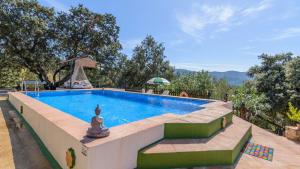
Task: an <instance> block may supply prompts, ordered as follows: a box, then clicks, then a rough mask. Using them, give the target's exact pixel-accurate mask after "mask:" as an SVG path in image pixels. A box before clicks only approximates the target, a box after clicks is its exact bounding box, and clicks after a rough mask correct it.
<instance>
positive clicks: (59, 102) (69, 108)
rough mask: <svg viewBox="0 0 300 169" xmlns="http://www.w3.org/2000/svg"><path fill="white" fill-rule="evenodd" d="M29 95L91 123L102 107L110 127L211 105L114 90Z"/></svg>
mask: <svg viewBox="0 0 300 169" xmlns="http://www.w3.org/2000/svg"><path fill="white" fill-rule="evenodd" d="M27 95H28V96H31V97H33V98H35V99H37V100H39V101H41V102H43V103H46V104H48V105H50V106H52V107H54V108H57V109H59V110H61V111H63V112H66V113H68V114H70V115H72V116H75V117H77V118H79V119H81V120H84V121H86V122H88V123H89V122H90V120H91V117H92V116H94V114H95V113H94V110H95V107H96V105H97V104H99V106H100V107H101V109H102V112H101V116H102V117H103V118H104V125H105V126H107V127H114V126H118V125H122V124H126V123H130V122H134V121H138V120H142V119H145V118H149V117H153V116H158V115H162V114H166V113H174V114H179V115H181V114H186V113H190V112H193V111H196V110H200V109H202V107H201V105H203V104H206V103H208V102H209V101H207V100H198V99H184V98H176V97H166V96H158V95H146V94H138V93H130V92H121V91H111V90H76V91H53V92H52V91H47V92H39V93H38V94H37V93H35V92H28V93H27Z"/></svg>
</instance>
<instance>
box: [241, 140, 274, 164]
mask: <svg viewBox="0 0 300 169" xmlns="http://www.w3.org/2000/svg"><path fill="white" fill-rule="evenodd" d="M243 152H244V153H245V154H249V155H252V156H255V157H258V158H262V159H265V160H268V161H272V159H273V153H274V149H273V148H270V147H267V146H263V145H260V144H256V143H252V142H248V143H247V144H246V146H245V148H244V150H243Z"/></svg>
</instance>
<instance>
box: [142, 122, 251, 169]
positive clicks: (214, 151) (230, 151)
mask: <svg viewBox="0 0 300 169" xmlns="http://www.w3.org/2000/svg"><path fill="white" fill-rule="evenodd" d="M251 129H252V128H251V124H248V123H245V122H243V123H240V121H239V122H238V123H235V122H233V123H232V124H231V125H229V126H228V127H227V128H225V129H224V130H221V131H219V132H218V133H216V134H215V135H214V136H212V137H210V138H201V139H164V140H161V141H159V142H157V143H155V144H153V145H150V146H148V147H146V148H144V149H142V150H140V151H139V154H138V164H137V167H138V169H168V168H180V167H196V166H215V165H232V164H234V162H235V160H236V159H237V157H238V155H239V153H240V151H241V149H242V147H243V146H244V145H245V143H246V142H247V141H248V140H249V138H250V137H251V135H252V134H251Z"/></svg>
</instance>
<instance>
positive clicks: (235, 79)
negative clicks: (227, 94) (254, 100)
mask: <svg viewBox="0 0 300 169" xmlns="http://www.w3.org/2000/svg"><path fill="white" fill-rule="evenodd" d="M190 73H195V71H190V70H186V69H176V70H175V74H176V75H179V76H182V75H187V74H190ZM209 74H210V75H211V76H212V77H213V78H215V79H221V78H224V79H226V80H227V81H228V83H229V84H230V85H233V86H238V85H241V84H242V83H243V82H244V81H246V80H249V79H250V77H249V76H248V75H247V72H238V71H226V72H217V71H213V72H209Z"/></svg>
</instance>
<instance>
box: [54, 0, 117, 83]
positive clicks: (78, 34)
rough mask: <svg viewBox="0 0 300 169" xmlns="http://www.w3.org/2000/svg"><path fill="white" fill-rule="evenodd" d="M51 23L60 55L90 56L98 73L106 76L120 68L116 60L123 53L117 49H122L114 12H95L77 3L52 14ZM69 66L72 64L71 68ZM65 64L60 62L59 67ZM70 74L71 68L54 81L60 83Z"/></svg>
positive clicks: (67, 57)
mask: <svg viewBox="0 0 300 169" xmlns="http://www.w3.org/2000/svg"><path fill="white" fill-rule="evenodd" d="M54 26H55V28H54V30H55V33H56V35H57V36H56V39H55V41H56V49H57V56H58V57H59V58H65V59H72V58H78V57H86V56H90V57H92V58H93V59H95V60H96V61H97V62H98V64H99V66H100V68H101V69H98V71H99V72H97V74H101V75H106V76H107V75H110V73H111V71H113V70H114V69H117V68H119V62H120V60H122V57H123V56H122V55H121V54H120V53H119V50H120V49H121V44H120V42H119V40H118V37H119V27H118V26H117V25H116V18H115V17H114V16H113V15H111V14H103V15H102V14H98V13H94V12H91V11H90V10H88V9H87V8H85V7H83V6H82V5H79V6H78V7H73V8H71V9H70V11H68V12H60V13H59V14H58V15H57V17H56V18H55V24H54ZM72 66H74V65H71V68H72ZM65 68H66V67H65V66H62V67H61V68H60V69H65ZM67 68H68V67H67ZM71 70H72V69H71ZM59 71H60V70H59ZM57 73H58V71H57ZM57 73H56V74H57ZM56 74H54V76H56ZM71 74H72V71H70V72H69V74H68V76H66V78H65V79H63V80H62V81H61V82H57V83H59V84H61V83H62V82H64V81H65V80H67V79H68V78H69V76H70V75H71ZM54 79H55V78H54ZM59 84H58V85H59Z"/></svg>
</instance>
